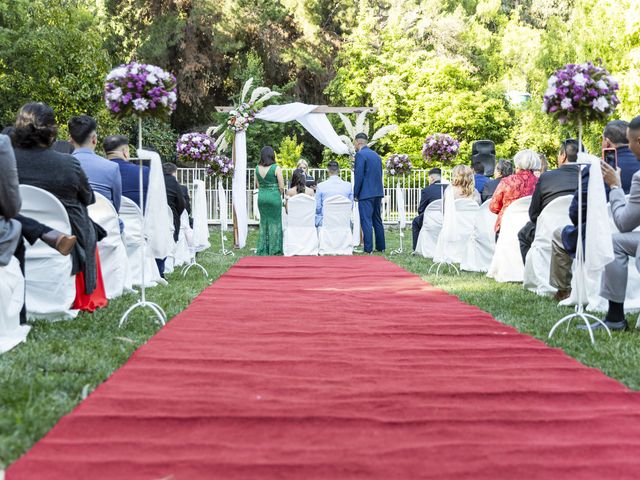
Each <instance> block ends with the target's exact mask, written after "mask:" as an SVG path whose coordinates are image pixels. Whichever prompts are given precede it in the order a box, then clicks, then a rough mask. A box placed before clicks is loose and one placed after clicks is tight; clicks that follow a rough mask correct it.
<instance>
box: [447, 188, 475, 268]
mask: <svg viewBox="0 0 640 480" xmlns="http://www.w3.org/2000/svg"><path fill="white" fill-rule="evenodd" d="M445 208H446V206H445ZM478 210H480V206H479V205H478V203H477V202H476V201H475V200H472V199H471V198H459V199H457V200H455V222H456V239H455V240H448V239H445V238H444V234H443V232H444V231H445V229H442V230H441V231H440V235H438V241H437V243H436V250H437V251H441V252H446V255H443V258H441V259H438V260H440V261H445V260H446V261H449V262H451V263H459V264H461V265H462V264H465V265H466V266H467V267H468V266H469V261H468V258H467V257H468V252H469V246H468V245H469V243H470V242H471V241H473V238H472V236H473V231H474V229H475V219H476V216H477V215H478ZM441 243H442V245H440V247H438V245H439V244H441Z"/></svg>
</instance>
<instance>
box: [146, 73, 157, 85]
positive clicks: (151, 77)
mask: <svg viewBox="0 0 640 480" xmlns="http://www.w3.org/2000/svg"><path fill="white" fill-rule="evenodd" d="M147 82H148V83H150V84H151V85H155V84H156V83H158V77H156V76H155V75H154V74H153V73H151V74H149V75H147Z"/></svg>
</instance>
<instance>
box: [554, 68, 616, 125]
mask: <svg viewBox="0 0 640 480" xmlns="http://www.w3.org/2000/svg"><path fill="white" fill-rule="evenodd" d="M547 87H548V88H547V91H546V92H545V93H544V96H543V104H542V111H543V112H545V113H548V114H549V115H552V116H555V117H556V118H557V119H558V120H559V121H560V123H563V124H564V123H567V122H569V121H576V120H583V121H588V120H602V119H604V118H606V117H608V116H609V115H611V114H612V113H613V111H614V110H615V109H616V107H617V106H618V104H620V100H619V99H618V96H617V95H616V92H617V91H618V89H619V86H618V82H616V80H615V79H614V78H613V77H612V76H611V75H609V72H607V70H605V69H604V68H603V67H600V66H597V65H594V64H593V63H591V62H587V63H581V64H569V65H565V66H564V67H562V68H561V69H559V70H558V71H556V72H555V73H554V74H553V75H551V77H549V80H548V83H547Z"/></svg>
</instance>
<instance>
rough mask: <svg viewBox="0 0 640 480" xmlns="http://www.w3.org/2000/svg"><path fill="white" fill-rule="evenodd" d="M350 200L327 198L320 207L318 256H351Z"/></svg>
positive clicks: (338, 196)
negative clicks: (320, 222)
mask: <svg viewBox="0 0 640 480" xmlns="http://www.w3.org/2000/svg"><path fill="white" fill-rule="evenodd" d="M351 203H352V202H351V200H349V199H348V198H345V197H343V196H340V195H334V196H332V197H329V198H327V199H326V200H325V201H324V204H323V206H322V212H323V214H322V226H321V227H320V228H319V229H318V236H319V241H320V248H319V253H320V255H351V254H352V253H353V241H352V240H353V237H352V236H353V232H352V231H351V211H352V210H351V209H352V206H351Z"/></svg>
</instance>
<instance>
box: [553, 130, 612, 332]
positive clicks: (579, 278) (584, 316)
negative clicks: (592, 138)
mask: <svg viewBox="0 0 640 480" xmlns="http://www.w3.org/2000/svg"><path fill="white" fill-rule="evenodd" d="M580 140H582V125H580ZM579 145H580V147H579V150H580V151H582V142H580V144H579ZM577 165H578V245H577V247H576V260H575V261H576V270H575V276H576V289H577V290H578V292H577V305H576V311H575V312H574V313H572V314H570V315H567V316H566V317H563V318H561V319H560V320H558V321H557V322H556V324H555V325H554V326H553V327H552V328H551V331H549V338H551V337H552V336H553V333H554V332H555V331H556V329H557V328H558V327H559V326H560V325H562V324H563V323H565V322H566V323H567V331H569V327H570V326H571V321H572V320H573V319H574V318H577V319H579V320H582V321H583V322H584V324H585V325H586V327H587V331H588V332H589V337H590V338H591V343H592V344H595V343H596V340H595V338H594V336H593V330H592V328H591V322H590V321H589V319H591V320H595V321H596V322H597V323H600V324H601V325H602V326H603V327H604V329H605V330H606V332H607V333H608V334H609V337H611V332H610V331H609V328H607V325H606V324H605V323H604V322H603V321H602V320H600V319H599V318H597V317H595V316H593V315H591V314H589V313H586V312H585V311H584V305H583V303H584V298H583V295H584V290H585V287H584V284H583V280H584V277H583V275H584V247H583V242H582V240H583V238H582V169H583V168H584V167H585V165H588V164H586V163H579V164H577Z"/></svg>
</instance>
